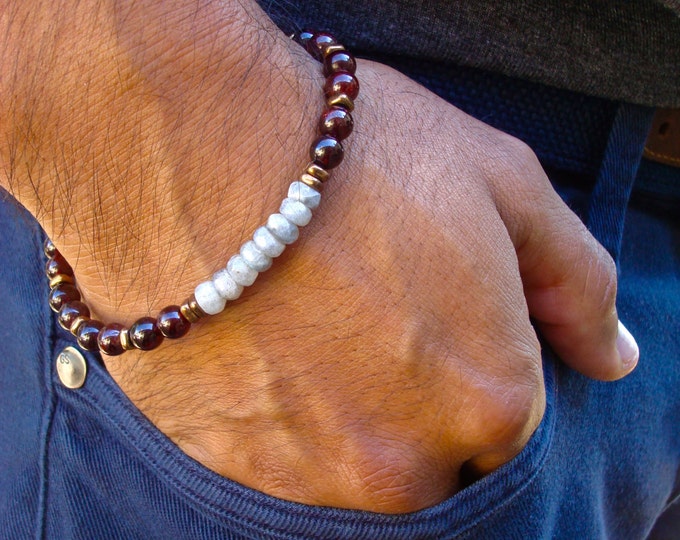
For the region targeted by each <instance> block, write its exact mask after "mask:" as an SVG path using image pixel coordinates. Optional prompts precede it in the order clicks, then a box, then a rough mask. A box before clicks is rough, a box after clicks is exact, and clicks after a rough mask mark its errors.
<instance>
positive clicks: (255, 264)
mask: <svg viewBox="0 0 680 540" xmlns="http://www.w3.org/2000/svg"><path fill="white" fill-rule="evenodd" d="M241 257H243V260H244V261H245V262H246V264H247V265H248V266H250V267H251V268H252V269H253V270H255V271H256V272H264V271H265V270H269V268H271V265H272V258H271V257H270V256H269V255H266V254H265V253H262V251H260V249H259V248H258V247H257V245H256V244H255V242H253V241H252V240H248V242H246V243H245V244H243V245H242V246H241Z"/></svg>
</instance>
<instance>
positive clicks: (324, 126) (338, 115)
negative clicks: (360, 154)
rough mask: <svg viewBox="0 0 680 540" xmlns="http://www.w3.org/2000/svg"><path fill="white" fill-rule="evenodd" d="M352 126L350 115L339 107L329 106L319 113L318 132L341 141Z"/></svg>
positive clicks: (349, 132)
mask: <svg viewBox="0 0 680 540" xmlns="http://www.w3.org/2000/svg"><path fill="white" fill-rule="evenodd" d="M353 128H354V120H353V119H352V115H351V114H349V112H347V111H346V110H345V109H343V108H340V107H331V108H330V109H328V110H327V111H326V112H324V113H323V114H322V115H321V120H320V121H319V132H320V133H321V134H322V135H330V136H331V137H333V138H334V139H337V140H338V141H341V140H343V139H346V138H347V137H349V135H350V134H351V133H352V129H353Z"/></svg>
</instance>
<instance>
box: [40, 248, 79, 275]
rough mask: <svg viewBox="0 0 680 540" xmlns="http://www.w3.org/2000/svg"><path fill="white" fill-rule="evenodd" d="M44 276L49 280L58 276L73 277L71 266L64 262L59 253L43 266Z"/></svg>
mask: <svg viewBox="0 0 680 540" xmlns="http://www.w3.org/2000/svg"><path fill="white" fill-rule="evenodd" d="M45 274H47V277H48V278H49V279H53V278H55V277H57V276H58V275H60V274H62V275H65V276H73V268H71V265H70V264H69V263H68V262H67V261H66V259H64V257H63V256H62V255H61V253H57V254H56V255H55V256H54V257H52V258H51V259H50V260H49V261H47V265H46V266H45Z"/></svg>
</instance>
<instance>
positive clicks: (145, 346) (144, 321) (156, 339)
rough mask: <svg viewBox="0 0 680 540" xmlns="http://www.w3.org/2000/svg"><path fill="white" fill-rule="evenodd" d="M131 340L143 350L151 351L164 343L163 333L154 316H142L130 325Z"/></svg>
mask: <svg viewBox="0 0 680 540" xmlns="http://www.w3.org/2000/svg"><path fill="white" fill-rule="evenodd" d="M128 335H129V337H130V341H131V342H132V344H133V345H134V346H135V347H136V348H137V349H141V350H142V351H151V350H153V349H155V348H156V347H158V346H159V345H160V344H161V343H163V334H162V333H161V330H160V328H158V323H157V322H156V319H154V318H153V317H142V318H141V319H138V320H136V321H135V322H134V323H132V325H131V326H130V330H129V331H128Z"/></svg>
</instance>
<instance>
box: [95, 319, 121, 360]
mask: <svg viewBox="0 0 680 540" xmlns="http://www.w3.org/2000/svg"><path fill="white" fill-rule="evenodd" d="M123 330H125V327H124V326H123V325H122V324H118V323H111V324H107V325H106V326H104V327H103V328H102V329H101V330H100V331H99V335H98V336H97V344H98V345H99V351H100V352H101V353H102V354H106V355H108V356H118V355H119V354H123V353H124V352H125V349H124V348H123V344H122V343H121V342H120V333H121V332H122V331H123Z"/></svg>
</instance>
